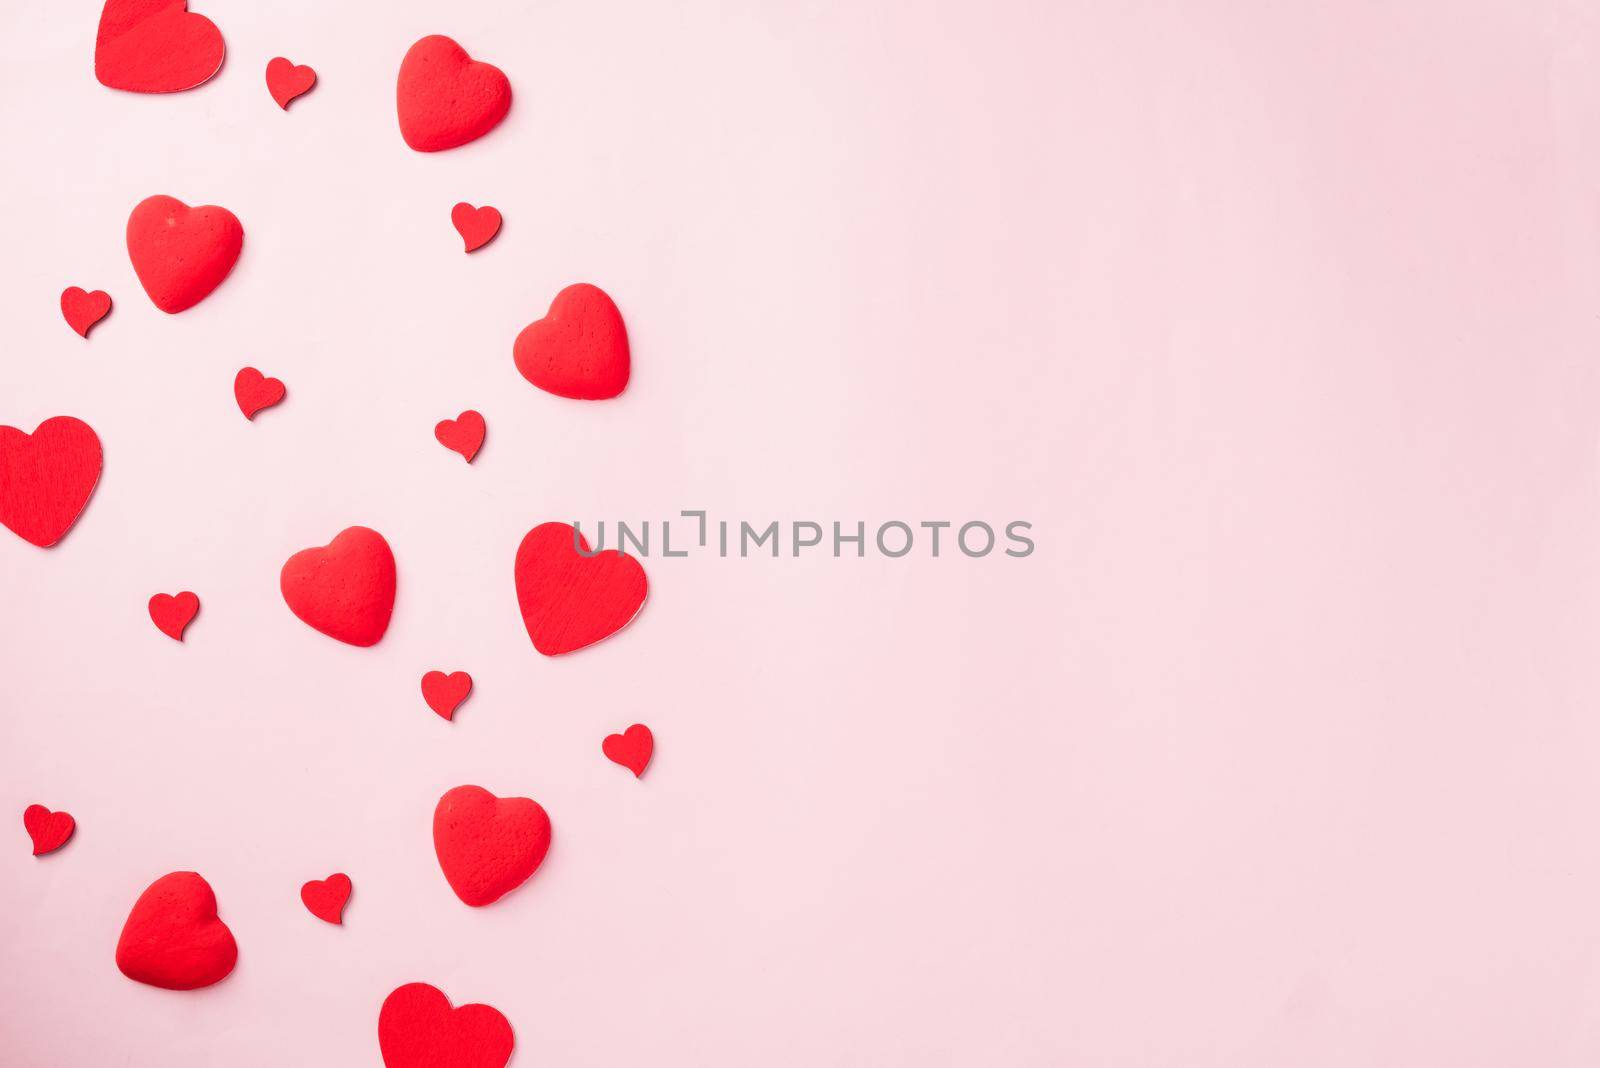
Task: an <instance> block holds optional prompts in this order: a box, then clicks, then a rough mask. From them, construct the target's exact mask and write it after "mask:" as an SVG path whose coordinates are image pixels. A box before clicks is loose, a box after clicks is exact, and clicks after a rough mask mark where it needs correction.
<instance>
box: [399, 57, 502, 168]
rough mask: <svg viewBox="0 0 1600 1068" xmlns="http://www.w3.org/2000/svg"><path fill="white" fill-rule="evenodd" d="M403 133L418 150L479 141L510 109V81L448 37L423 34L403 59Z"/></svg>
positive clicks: (401, 133)
mask: <svg viewBox="0 0 1600 1068" xmlns="http://www.w3.org/2000/svg"><path fill="white" fill-rule="evenodd" d="M395 102H396V107H397V110H398V112H399V115H400V136H401V137H403V138H405V142H406V144H408V145H410V146H411V147H412V148H414V149H416V150H417V151H418V152H442V151H444V150H445V149H447V148H455V147H457V146H458V145H464V144H466V143H467V142H468V141H475V140H477V139H478V138H480V137H482V136H483V135H484V134H486V133H488V132H489V131H490V130H492V129H494V128H495V126H496V125H497V124H498V123H499V122H500V120H501V119H503V118H505V117H506V112H507V111H509V110H511V83H510V82H509V81H508V80H507V79H506V76H505V74H504V73H502V72H501V70H500V68H499V67H496V66H493V65H491V64H488V63H480V62H478V61H477V60H474V59H473V58H472V57H471V56H469V55H468V54H467V50H466V49H465V48H462V47H461V46H460V45H458V44H456V43H455V42H454V41H452V40H451V39H450V38H448V37H444V36H441V35H439V34H434V35H432V36H430V37H424V38H423V39H422V40H420V41H418V42H417V43H416V44H414V45H412V46H411V47H410V48H409V49H408V50H407V51H406V55H405V58H404V59H402V60H401V61H400V79H399V83H398V85H397V87H396V94H395Z"/></svg>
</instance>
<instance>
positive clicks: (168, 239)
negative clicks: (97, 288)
mask: <svg viewBox="0 0 1600 1068" xmlns="http://www.w3.org/2000/svg"><path fill="white" fill-rule="evenodd" d="M243 247H244V227H242V226H240V225H239V220H238V219H237V218H235V217H234V214H233V212H231V211H229V210H228V209H227V208H219V207H217V206H216V205H215V204H204V205H202V206H200V207H198V208H191V207H189V205H187V204H185V203H184V202H183V201H181V200H178V199H177V198H175V197H168V196H153V197H145V198H144V199H143V200H141V201H139V203H138V204H137V205H135V206H134V209H133V212H132V214H130V215H129V216H128V258H129V259H130V260H132V261H133V271H134V273H135V274H137V275H138V276H139V284H140V285H142V286H144V291H145V292H146V293H148V294H149V295H150V299H151V300H152V301H154V302H155V305H156V307H158V308H160V309H161V310H162V311H164V312H166V313H167V314H169V315H175V314H177V313H178V312H181V311H183V310H184V309H185V308H192V307H194V306H195V305H196V304H199V303H200V302H201V301H202V300H204V299H205V298H206V297H207V296H208V295H209V294H210V293H211V291H212V290H213V289H216V288H217V286H219V285H221V284H222V280H223V279H224V278H226V277H228V272H229V271H231V270H233V265H234V263H235V262H237V261H238V259H239V250H240V249H241V248H243Z"/></svg>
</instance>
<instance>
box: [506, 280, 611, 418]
mask: <svg viewBox="0 0 1600 1068" xmlns="http://www.w3.org/2000/svg"><path fill="white" fill-rule="evenodd" d="M511 355H512V358H513V359H514V360H515V361H516V364H517V370H518V371H520V372H521V373H522V377H523V378H526V379H527V380H528V381H529V382H532V383H533V384H534V385H536V386H538V387H539V388H540V389H542V390H544V391H545V392H546V393H554V394H555V395H556V396H558V397H570V398H572V399H573V400H607V399H609V398H611V397H615V396H616V395H617V394H619V393H621V392H622V391H623V389H624V388H626V387H627V385H628V375H629V373H630V370H631V366H630V362H629V361H630V356H629V352H628V330H627V327H625V326H623V324H622V313H621V312H619V311H618V310H617V305H616V303H615V302H613V301H612V299H611V298H610V297H609V296H607V295H606V292H605V290H603V289H601V288H600V287H599V286H592V285H590V284H588V283H587V282H579V283H577V284H576V285H570V286H568V287H567V288H565V289H563V290H562V291H561V292H559V293H557V294H556V299H555V300H553V301H551V302H550V311H549V312H548V313H547V314H546V315H545V317H544V318H543V319H539V320H537V321H535V322H532V323H529V324H528V325H527V326H526V327H524V328H523V330H522V333H520V334H518V335H517V340H516V343H515V344H514V345H512V347H511Z"/></svg>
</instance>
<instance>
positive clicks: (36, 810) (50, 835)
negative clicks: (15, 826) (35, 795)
mask: <svg viewBox="0 0 1600 1068" xmlns="http://www.w3.org/2000/svg"><path fill="white" fill-rule="evenodd" d="M22 826H23V828H24V829H25V830H26V831H27V832H28V837H29V838H32V839H33V855H34V856H36V857H42V856H44V855H45V854H46V853H54V852H55V851H56V850H58V849H60V848H61V847H62V846H64V845H66V844H67V839H68V838H71V837H72V832H73V831H75V830H76V829H77V827H78V822H77V821H76V820H74V819H73V818H72V817H71V816H70V815H69V814H67V813H65V812H51V811H50V810H49V809H47V808H45V807H44V806H43V805H29V806H28V807H27V808H25V809H23V810H22Z"/></svg>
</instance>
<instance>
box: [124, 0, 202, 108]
mask: <svg viewBox="0 0 1600 1068" xmlns="http://www.w3.org/2000/svg"><path fill="white" fill-rule="evenodd" d="M224 52H225V48H224V46H223V43H222V33H221V31H219V30H218V29H217V27H216V25H215V24H214V23H213V22H212V21H211V20H210V19H208V18H206V17H205V16H204V15H197V14H195V13H194V12H192V11H190V10H189V4H188V0H106V6H105V7H104V8H102V9H101V11H100V31H99V33H98V34H96V36H95V42H94V76H95V77H96V78H98V79H99V81H100V84H101V85H104V86H106V87H108V88H111V89H126V90H127V91H129V92H131V93H176V92H178V91H180V90H183V89H193V88H194V87H195V86H197V85H201V84H203V83H205V82H207V81H209V80H210V79H211V76H212V75H213V74H216V73H217V71H219V70H221V69H222V56H223V53H224Z"/></svg>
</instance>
